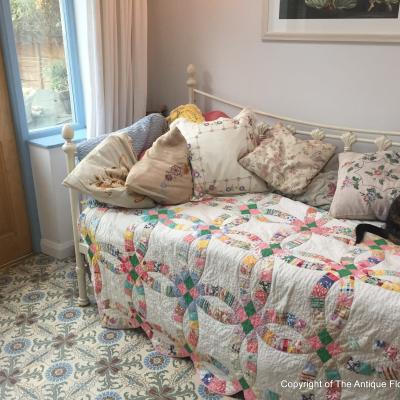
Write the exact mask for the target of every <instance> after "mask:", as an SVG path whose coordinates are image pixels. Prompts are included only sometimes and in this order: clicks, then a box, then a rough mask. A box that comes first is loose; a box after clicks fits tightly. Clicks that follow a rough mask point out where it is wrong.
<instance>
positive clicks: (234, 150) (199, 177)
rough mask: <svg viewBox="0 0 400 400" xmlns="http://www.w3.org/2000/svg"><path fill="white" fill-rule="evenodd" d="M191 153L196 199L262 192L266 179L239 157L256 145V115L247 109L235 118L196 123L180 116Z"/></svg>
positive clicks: (180, 126) (178, 121)
mask: <svg viewBox="0 0 400 400" xmlns="http://www.w3.org/2000/svg"><path fill="white" fill-rule="evenodd" d="M174 124H176V125H175V126H177V127H178V128H179V130H180V131H181V132H182V134H183V136H184V137H185V139H186V141H187V143H188V146H189V153H190V163H191V166H192V175H193V186H194V196H195V199H201V198H203V197H205V196H206V195H207V194H208V195H224V194H228V193H229V194H239V193H247V192H263V191H266V190H267V185H266V184H265V182H264V181H263V180H262V179H260V178H259V177H257V176H256V175H254V174H253V173H252V172H250V171H247V170H246V169H245V168H243V167H242V166H241V165H240V164H239V163H238V160H239V159H240V158H241V157H243V156H244V155H245V154H247V153H248V152H250V151H253V150H254V148H255V146H256V141H255V126H256V121H255V117H254V114H253V113H252V112H251V111H250V110H248V109H244V110H243V111H241V112H240V113H239V114H238V115H237V116H236V117H234V118H229V119H228V118H220V119H217V120H215V121H212V122H203V123H201V124H195V123H193V122H191V121H188V120H186V119H178V120H176V121H175V122H174V123H173V124H172V125H174Z"/></svg>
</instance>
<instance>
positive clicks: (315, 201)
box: [292, 170, 338, 211]
mask: <svg viewBox="0 0 400 400" xmlns="http://www.w3.org/2000/svg"><path fill="white" fill-rule="evenodd" d="M337 176H338V173H337V170H336V171H326V172H321V173H319V174H318V175H317V176H316V177H315V178H314V179H313V180H312V181H311V183H310V184H309V185H308V186H307V189H306V191H305V192H304V193H303V194H300V195H296V196H292V199H293V200H297V201H301V202H302V203H304V204H308V205H309V206H312V207H318V208H322V209H323V210H326V211H329V208H330V206H331V204H332V201H333V196H334V195H335V192H336V184H337Z"/></svg>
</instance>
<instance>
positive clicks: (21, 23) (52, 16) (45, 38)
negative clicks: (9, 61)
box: [10, 0, 73, 130]
mask: <svg viewBox="0 0 400 400" xmlns="http://www.w3.org/2000/svg"><path fill="white" fill-rule="evenodd" d="M10 4H11V14H12V22H13V29H14V36H15V42H16V47H17V55H18V64H19V72H20V77H21V84H22V91H23V95H24V104H25V111H26V116H27V122H28V127H29V130H34V129H42V128H49V127H52V126H56V125H60V124H64V123H68V122H72V119H73V118H72V112H71V96H70V87H69V83H68V73H67V66H66V61H65V52H64V43H63V27H62V23H61V15H60V4H59V0H11V1H10Z"/></svg>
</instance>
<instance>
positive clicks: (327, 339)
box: [318, 329, 333, 346]
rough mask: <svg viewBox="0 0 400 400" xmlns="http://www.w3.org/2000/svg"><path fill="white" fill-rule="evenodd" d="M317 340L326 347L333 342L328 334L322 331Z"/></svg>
mask: <svg viewBox="0 0 400 400" xmlns="http://www.w3.org/2000/svg"><path fill="white" fill-rule="evenodd" d="M318 337H319V340H320V341H321V342H322V343H323V344H324V345H325V346H326V345H327V344H329V343H332V342H333V339H332V337H331V335H330V334H329V332H328V331H327V330H326V329H324V330H322V331H321V332H320V333H319V334H318Z"/></svg>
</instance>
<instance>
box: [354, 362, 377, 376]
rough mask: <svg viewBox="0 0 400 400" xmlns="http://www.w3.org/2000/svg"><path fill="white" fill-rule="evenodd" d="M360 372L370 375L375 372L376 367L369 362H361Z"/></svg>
mask: <svg viewBox="0 0 400 400" xmlns="http://www.w3.org/2000/svg"><path fill="white" fill-rule="evenodd" d="M358 371H359V373H360V374H362V375H367V376H370V375H372V374H373V373H374V372H375V368H374V367H373V366H371V365H370V364H367V363H361V365H360V368H359V370H358Z"/></svg>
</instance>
